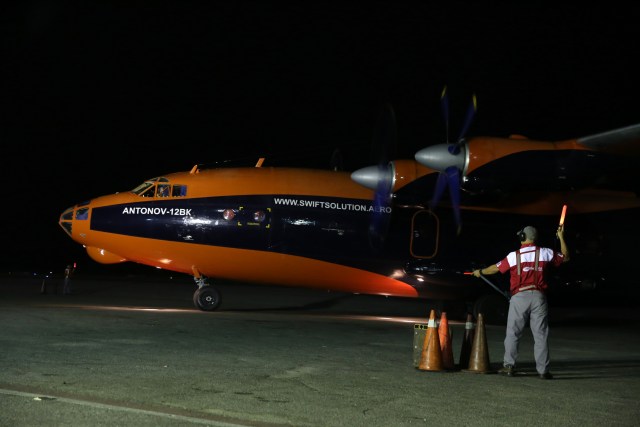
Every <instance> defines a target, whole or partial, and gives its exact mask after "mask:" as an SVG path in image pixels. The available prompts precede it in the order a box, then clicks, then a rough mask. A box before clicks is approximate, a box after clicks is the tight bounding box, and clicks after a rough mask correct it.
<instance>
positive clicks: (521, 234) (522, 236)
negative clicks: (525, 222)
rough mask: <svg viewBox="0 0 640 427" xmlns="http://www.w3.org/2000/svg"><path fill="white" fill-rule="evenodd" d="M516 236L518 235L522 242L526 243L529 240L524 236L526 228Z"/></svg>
mask: <svg viewBox="0 0 640 427" xmlns="http://www.w3.org/2000/svg"><path fill="white" fill-rule="evenodd" d="M516 234H517V235H518V239H520V241H521V242H524V241H525V240H527V235H526V234H524V228H523V229H522V230H520V231H518V233H516Z"/></svg>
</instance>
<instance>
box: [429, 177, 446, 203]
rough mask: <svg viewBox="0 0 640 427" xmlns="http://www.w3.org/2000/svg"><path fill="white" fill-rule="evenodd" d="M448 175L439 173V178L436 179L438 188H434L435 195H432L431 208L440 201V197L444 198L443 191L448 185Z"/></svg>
mask: <svg viewBox="0 0 640 427" xmlns="http://www.w3.org/2000/svg"><path fill="white" fill-rule="evenodd" d="M448 184H449V183H448V182H447V176H446V175H445V174H444V173H442V172H441V173H439V174H438V180H437V181H436V188H435V189H434V190H433V196H432V197H431V202H429V209H431V210H434V209H435V208H436V206H438V203H440V199H441V198H442V193H444V188H445V187H446V186H447V185H448Z"/></svg>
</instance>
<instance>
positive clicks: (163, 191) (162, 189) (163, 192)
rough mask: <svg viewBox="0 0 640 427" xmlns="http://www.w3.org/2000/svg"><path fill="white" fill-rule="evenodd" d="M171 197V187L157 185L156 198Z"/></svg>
mask: <svg viewBox="0 0 640 427" xmlns="http://www.w3.org/2000/svg"><path fill="white" fill-rule="evenodd" d="M170 195H171V186H170V185H169V184H158V191H156V197H169V196H170Z"/></svg>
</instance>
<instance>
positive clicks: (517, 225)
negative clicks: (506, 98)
mask: <svg viewBox="0 0 640 427" xmlns="http://www.w3.org/2000/svg"><path fill="white" fill-rule="evenodd" d="M443 99H444V98H443ZM389 111H390V113H388V114H387V119H386V120H388V121H390V122H391V128H393V126H395V122H394V118H393V111H392V110H391V109H389ZM473 111H475V100H474V106H473V109H472V113H473ZM471 115H472V114H471ZM466 127H468V125H465V128H466ZM465 132H466V129H465V130H463V132H461V137H460V138H458V139H457V140H456V141H455V142H452V143H450V142H448V141H447V142H444V143H442V144H435V145H431V146H427V147H425V148H423V149H421V150H420V151H418V152H417V153H416V154H415V158H413V159H386V158H385V156H384V155H383V156H381V158H380V161H379V162H378V164H377V165H373V166H370V167H365V168H362V169H359V170H356V171H354V172H351V173H350V172H347V171H342V170H329V169H327V170H323V169H306V168H292V167H272V166H266V165H265V164H264V163H263V160H264V159H260V160H259V161H258V162H257V163H256V164H255V165H254V164H253V163H252V165H251V166H248V167H215V168H205V167H202V166H201V165H195V166H193V168H191V169H190V170H185V171H182V172H175V173H169V174H166V175H162V176H157V177H154V178H152V179H148V180H146V181H144V182H143V183H141V184H140V185H138V186H137V187H136V188H134V189H133V190H131V191H124V192H118V193H115V194H109V195H104V196H101V197H96V198H94V199H91V200H86V201H83V202H80V203H78V204H76V205H74V206H71V207H70V208H68V209H66V210H65V211H64V212H63V213H62V214H61V216H60V218H59V224H60V226H61V227H62V229H63V230H64V231H65V232H66V233H67V234H68V235H69V237H71V238H72V239H73V240H74V241H75V242H77V243H79V244H81V245H83V246H84V247H85V248H86V251H87V253H88V255H89V257H90V258H92V259H93V260H95V261H97V262H98V263H103V264H114V263H123V262H132V263H138V264H143V265H147V266H150V267H156V268H160V269H165V270H168V271H172V272H178V273H183V274H185V275H190V276H193V278H194V280H195V284H196V289H195V292H194V295H193V302H194V305H195V306H196V307H197V308H199V309H201V310H204V311H212V310H216V309H217V308H219V306H220V303H221V301H222V299H221V295H220V292H219V291H218V290H217V289H216V287H215V285H214V283H212V282H215V281H225V280H228V281H243V282H252V283H256V284H265V285H280V286H282V285H284V286H291V287H306V288H314V289H326V290H332V291H339V292H345V293H358V294H372V295H386V296H394V297H411V298H425V299H431V300H437V301H445V302H446V301H453V300H456V301H466V302H469V303H471V304H475V306H474V310H475V311H478V310H481V311H482V310H488V309H489V308H488V307H497V306H498V305H499V304H498V303H497V302H496V301H495V300H496V298H497V299H499V300H500V299H502V295H500V294H499V293H497V292H494V291H493V290H491V289H490V288H488V287H487V285H486V284H484V283H483V282H482V281H480V280H478V279H477V278H475V277H473V276H470V275H465V274H464V273H465V272H469V271H471V270H472V269H473V268H477V267H482V266H486V265H488V264H489V263H493V262H496V261H498V260H500V259H501V258H502V257H504V256H505V255H506V253H507V252H509V251H511V250H513V249H515V248H517V247H518V245H519V243H518V242H517V239H516V233H517V231H518V230H519V229H521V228H522V227H524V226H526V225H534V226H536V227H538V229H539V230H540V232H541V234H542V235H543V237H544V235H547V236H548V239H547V242H544V241H543V242H542V243H549V244H554V238H555V230H556V228H557V221H558V216H559V214H560V212H561V210H562V208H563V206H564V205H566V206H568V210H567V220H566V232H565V235H566V237H567V241H568V244H569V245H570V249H571V250H572V251H576V252H579V254H578V255H576V256H572V261H571V263H568V264H566V266H565V265H563V266H562V267H559V268H558V271H557V272H556V273H555V274H554V277H553V278H552V279H551V280H554V281H555V282H557V283H559V284H560V285H567V284H569V283H577V284H582V285H583V286H584V284H585V283H595V282H596V281H599V280H603V279H605V275H606V274H607V271H615V269H614V268H613V267H611V268H607V265H605V263H602V262H600V258H599V257H601V256H603V251H606V250H611V249H613V248H612V246H614V244H615V243H612V242H611V241H610V239H615V238H620V239H624V238H626V237H627V236H625V235H624V233H625V232H624V228H623V227H619V220H617V219H616V215H618V214H619V215H622V218H624V217H625V215H629V212H636V213H637V212H638V209H639V208H640V199H639V198H638V193H637V191H638V187H637V179H635V180H634V179H633V178H631V177H632V173H633V168H634V167H637V166H636V165H637V162H634V160H635V159H634V158H633V157H634V156H637V154H638V151H639V147H640V124H636V125H631V126H628V127H624V128H619V129H615V130H611V131H606V132H603V133H598V134H595V135H591V136H585V137H581V138H577V139H569V140H562V141H553V142H551V141H540V140H530V139H526V138H524V137H522V136H517V135H513V136H509V137H505V138H502V137H469V138H464V137H463V134H464V133H465ZM389 134H393V131H391V132H389ZM447 139H448V138H447ZM267 162H268V160H267ZM447 188H448V189H449V191H445V190H446V189H447ZM623 220H624V219H623ZM614 227H617V230H618V231H617V232H614V233H613V234H612V233H610V229H612V228H614ZM616 256H620V255H616ZM496 288H498V287H497V286H496ZM489 301H492V302H489ZM483 305H484V307H483Z"/></svg>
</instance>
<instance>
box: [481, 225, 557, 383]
mask: <svg viewBox="0 0 640 427" xmlns="http://www.w3.org/2000/svg"><path fill="white" fill-rule="evenodd" d="M517 235H518V237H519V239H520V243H521V246H520V249H519V250H517V251H513V252H510V253H509V254H508V255H507V256H506V257H505V258H504V259H503V260H502V261H500V262H498V263H497V264H493V265H490V266H488V267H486V268H481V269H479V270H474V272H473V275H474V276H476V277H480V276H481V275H487V274H495V273H497V272H500V273H503V274H504V273H506V272H507V271H509V272H510V273H511V279H510V291H511V300H510V301H509V314H508V316H507V331H506V337H505V340H504V358H503V367H502V368H501V369H499V370H498V373H499V374H502V375H507V376H509V377H512V376H514V374H515V370H514V369H515V366H516V362H517V360H518V344H519V341H520V337H521V336H522V332H523V330H524V328H525V326H526V325H527V322H529V324H530V327H531V333H532V335H533V340H534V348H533V352H534V357H535V360H536V371H537V372H538V376H539V378H541V379H545V380H549V379H552V378H553V375H552V374H551V373H550V372H549V362H550V358H549V345H548V336H549V319H548V314H549V307H548V304H547V298H546V295H545V291H546V289H547V287H548V285H547V282H546V281H545V278H544V276H545V271H546V270H547V268H548V267H549V266H556V267H557V266H559V265H560V264H562V263H565V262H567V261H569V251H568V249H567V244H566V243H565V241H564V225H560V226H559V227H558V231H557V232H556V236H558V239H559V240H560V252H557V251H555V250H553V249H550V248H545V247H540V246H537V245H536V244H535V242H536V239H537V238H538V231H537V230H536V229H535V228H534V227H531V226H527V227H524V228H523V229H522V230H520V231H518V233H517Z"/></svg>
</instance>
